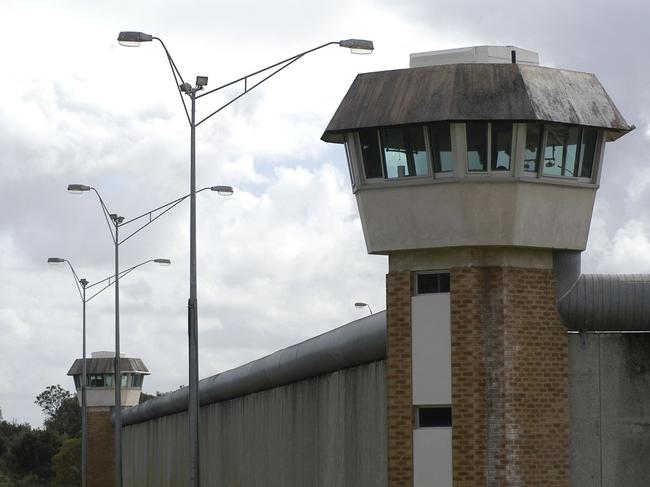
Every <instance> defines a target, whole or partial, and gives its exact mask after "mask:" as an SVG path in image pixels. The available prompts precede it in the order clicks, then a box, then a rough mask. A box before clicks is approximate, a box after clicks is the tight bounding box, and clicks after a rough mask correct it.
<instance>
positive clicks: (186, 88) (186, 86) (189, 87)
mask: <svg viewBox="0 0 650 487" xmlns="http://www.w3.org/2000/svg"><path fill="white" fill-rule="evenodd" d="M178 87H179V88H180V90H181V91H182V92H183V93H191V92H192V85H191V84H189V83H183V84H180V85H178Z"/></svg>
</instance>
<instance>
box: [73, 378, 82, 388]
mask: <svg viewBox="0 0 650 487" xmlns="http://www.w3.org/2000/svg"><path fill="white" fill-rule="evenodd" d="M74 386H75V388H77V389H79V388H80V387H81V380H80V379H79V376H78V375H75V376H74Z"/></svg>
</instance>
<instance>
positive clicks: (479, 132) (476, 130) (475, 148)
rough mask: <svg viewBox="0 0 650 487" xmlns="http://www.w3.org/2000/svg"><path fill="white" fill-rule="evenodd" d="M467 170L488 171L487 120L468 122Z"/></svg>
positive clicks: (466, 126)
mask: <svg viewBox="0 0 650 487" xmlns="http://www.w3.org/2000/svg"><path fill="white" fill-rule="evenodd" d="M465 134H466V136H467V170H468V171H487V122H467V123H466V124H465Z"/></svg>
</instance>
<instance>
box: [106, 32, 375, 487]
mask: <svg viewBox="0 0 650 487" xmlns="http://www.w3.org/2000/svg"><path fill="white" fill-rule="evenodd" d="M154 39H155V40H157V41H158V42H160V45H161V46H162V48H163V49H164V51H165V55H166V56H167V61H168V62H169V66H170V68H171V70H172V75H173V76H174V81H175V83H176V86H177V89H178V94H179V95H180V97H181V103H182V104H183V109H184V110H185V115H186V117H187V121H188V123H189V125H190V194H191V195H192V197H191V198H190V297H189V299H188V304H187V309H188V316H187V326H188V337H189V343H188V348H189V354H188V356H189V404H188V416H189V428H190V482H191V483H190V485H191V486H192V487H199V485H200V468H199V344H198V300H197V284H196V200H195V198H194V189H195V186H196V127H198V126H199V125H201V124H202V123H203V122H205V121H206V120H207V119H209V118H211V117H212V116H214V115H216V114H217V113H219V112H220V111H221V110H223V109H224V108H226V107H227V106H229V105H230V104H232V103H234V102H235V101H237V100H238V99H239V98H241V97H242V96H244V95H245V94H246V93H249V92H250V91H251V90H253V89H254V88H256V87H257V86H259V85H260V84H262V83H264V82H265V81H266V80H268V79H269V78H271V77H272V76H274V75H276V74H277V73H279V72H280V71H282V70H283V69H285V68H287V67H288V66H290V65H291V64H293V63H294V62H296V61H298V60H299V59H300V58H302V57H303V56H305V55H307V54H309V53H311V52H314V51H317V50H319V49H322V48H324V47H327V46H332V45H338V46H340V47H345V48H348V49H350V51H351V52H352V53H354V54H361V53H363V54H367V53H370V52H372V51H373V49H374V45H373V43H372V41H369V40H364V39H346V40H342V41H332V42H327V43H325V44H322V45H320V46H317V47H314V48H312V49H309V50H307V51H303V52H301V53H299V54H296V55H294V56H291V57H289V58H287V59H284V60H282V61H279V62H277V63H274V64H272V65H270V66H267V67H266V68H263V69H259V70H257V71H255V72H253V73H250V74H247V75H246V76H242V77H241V78H238V79H236V80H233V81H231V82H229V83H226V84H224V85H221V86H218V87H217V88H214V89H212V90H209V91H206V92H204V93H201V94H198V93H199V92H200V91H202V90H203V89H204V88H205V87H206V86H207V84H208V78H207V76H198V77H197V78H196V85H195V86H194V87H192V85H191V84H190V83H186V82H185V80H184V79H183V76H182V75H181V73H180V71H179V70H178V68H177V67H176V63H175V62H174V60H173V59H172V57H171V54H170V53H169V51H168V50H167V47H166V46H165V44H164V42H163V41H162V40H161V39H160V38H159V37H155V36H152V35H150V34H145V33H144V32H120V34H119V35H118V36H117V40H118V42H119V43H120V44H122V45H124V46H131V47H136V46H139V45H140V44H141V43H142V42H151V41H153V40H154ZM269 70H273V71H271V73H270V74H268V75H266V76H265V77H264V78H262V80H260V81H258V82H256V83H254V84H253V85H251V86H249V85H248V81H249V78H251V77H253V76H256V75H258V74H261V73H266V72H268V71H269ZM240 82H243V85H244V86H243V88H244V89H243V92H241V93H240V94H239V95H236V96H235V97H233V98H232V99H231V100H230V101H228V102H226V103H224V104H223V105H221V106H220V107H219V108H217V109H216V110H214V111H213V112H212V113H210V114H209V115H207V116H206V117H204V118H203V119H201V120H200V121H198V122H197V121H196V100H197V99H199V98H202V97H204V96H206V95H209V94H211V93H214V92H216V91H219V90H222V89H224V88H227V87H229V86H232V85H234V84H237V83H240ZM183 94H185V95H187V96H188V97H189V98H190V109H189V111H188V107H187V105H186V103H185V99H184V98H183ZM117 487H121V483H120V484H118V486H117Z"/></svg>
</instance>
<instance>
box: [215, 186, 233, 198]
mask: <svg viewBox="0 0 650 487" xmlns="http://www.w3.org/2000/svg"><path fill="white" fill-rule="evenodd" d="M210 191H216V192H217V194H218V195H220V196H231V195H232V193H233V189H232V186H210Z"/></svg>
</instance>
